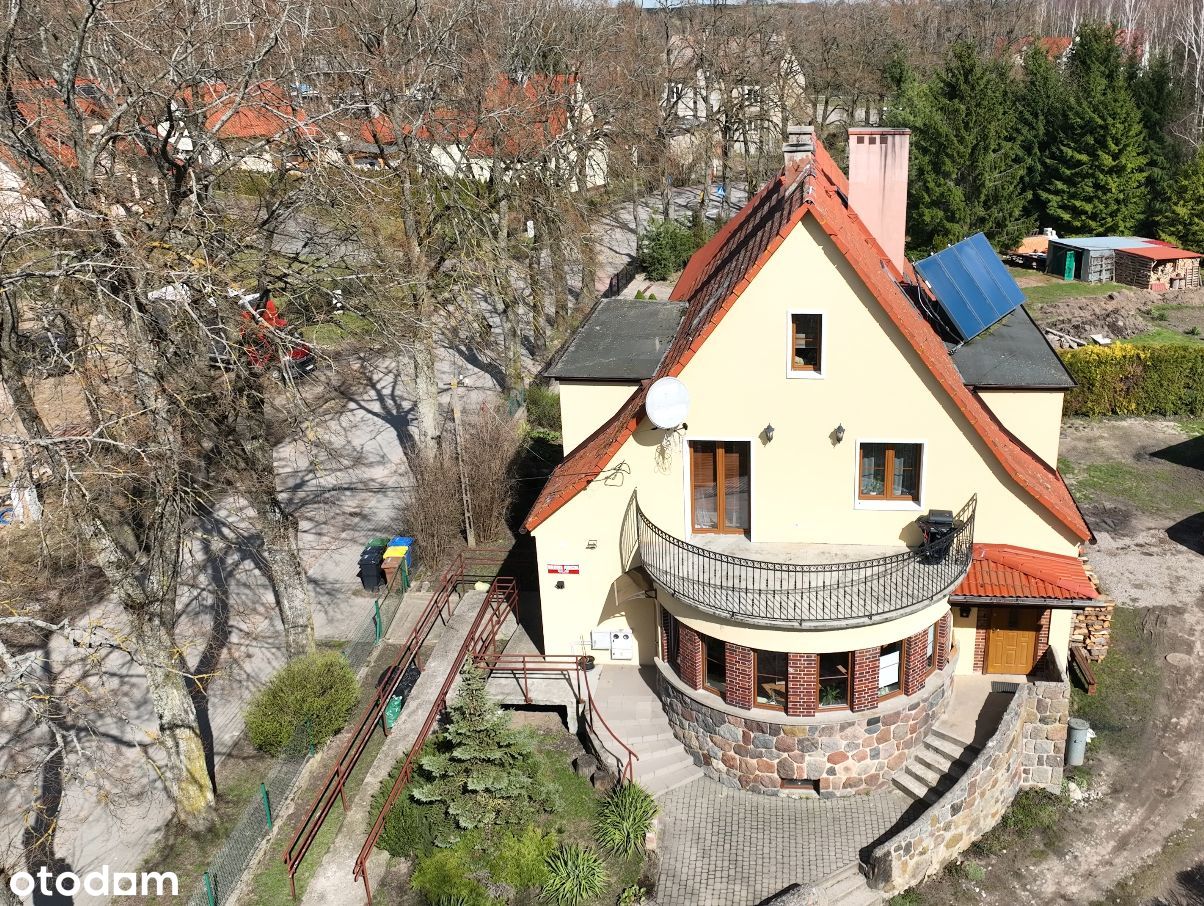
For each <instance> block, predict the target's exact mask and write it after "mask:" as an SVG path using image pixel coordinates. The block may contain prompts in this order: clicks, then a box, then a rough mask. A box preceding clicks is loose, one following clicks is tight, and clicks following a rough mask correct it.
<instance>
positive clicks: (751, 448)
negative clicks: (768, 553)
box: [681, 434, 757, 542]
mask: <svg viewBox="0 0 1204 906" xmlns="http://www.w3.org/2000/svg"><path fill="white" fill-rule="evenodd" d="M756 440H757V439H756V438H755V437H719V436H717V435H713V434H705V435H703V434H687V435H685V436H684V437H683V438H682V467H681V473H682V474H681V499H682V503H683V509H682V538H691V537H693V535H694V498H693V496H692V495H691V489H690V472H691V470H692V469H693V467H694V466H693V463H692V462H691V455H692V454H691V453H690V444H691V443H692V442H693V441H700V442H703V443H730V444H748V540H749V542H752V541H755V540H756V530H757V493H756V488H757V444H756Z"/></svg>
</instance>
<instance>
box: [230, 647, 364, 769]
mask: <svg viewBox="0 0 1204 906" xmlns="http://www.w3.org/2000/svg"><path fill="white" fill-rule="evenodd" d="M358 700H359V683H357V682H356V679H355V672H354V671H353V670H352V669H351V667H350V665H349V664H348V663H347V661H346V659H345V658H344V657H343V656H342V655H341V654H338V653H337V652H328V653H326V654H308V655H306V656H305V657H299V658H294V659H293V660H291V661H289V662H288V663H287V664H285V665H284V667H282V668H281V669H280V670H279V671H278V672H277V673H276V675H275V676H273V677H272V679H271V680H270V681H269V682H268V684H267V685H266V686H265V687H264V688H263V689H262V690H260V692H259V693H258V694H257V695H256V696H255V697H254V698H252V699H251V703H250V704H249V705H248V706H247V711H246V715H245V717H246V723H247V732H248V734H249V735H250V738H251V744H252V745H253V746H255V748H257V749H259V751H261V752H265V753H266V754H268V755H279V754H280V752H281V751H282V750H283V749H284V747H285V745H287V744H288V742H289V740H291V739H292V738H293V735H294V734H295V733H296V732H297V728H298V727H299V726H300V725H301V724H303V723H306V722H308V724H309V732H310V734H311V735H310V741H311V742H312V743H313V744H314V745H315V746H320V745H323V744H324V743H325V742H326V741H327V740H328V739H330V737H332V736H334V734H336V733H338V732H339V730H341V729H343V725H344V724H345V723H347V718H348V717H349V716H350V715H351V712H352V711H353V710H354V709H355V705H356V702H357V701H358Z"/></svg>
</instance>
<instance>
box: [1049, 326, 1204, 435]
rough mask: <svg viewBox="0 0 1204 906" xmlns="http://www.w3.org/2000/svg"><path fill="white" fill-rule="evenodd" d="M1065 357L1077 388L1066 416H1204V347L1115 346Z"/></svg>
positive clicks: (1070, 351) (1083, 349) (1068, 352)
mask: <svg viewBox="0 0 1204 906" xmlns="http://www.w3.org/2000/svg"><path fill="white" fill-rule="evenodd" d="M1061 356H1062V361H1063V362H1065V363H1066V367H1067V369H1069V371H1070V374H1071V376H1072V377H1073V378H1074V380H1075V382H1076V383H1077V384H1078V386H1077V387H1075V388H1074V389H1073V390H1071V391H1070V392H1069V393H1067V394H1066V404H1065V410H1064V411H1065V414H1066V415H1082V416H1087V417H1092V418H1098V417H1100V416H1105V415H1162V416H1199V415H1204V346H1200V345H1190V346H1188V345H1154V346H1134V345H1132V344H1129V343H1113V344H1112V345H1111V346H1083V347H1080V348H1079V349H1067V350H1063V351H1062V353H1061Z"/></svg>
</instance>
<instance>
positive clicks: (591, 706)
mask: <svg viewBox="0 0 1204 906" xmlns="http://www.w3.org/2000/svg"><path fill="white" fill-rule="evenodd" d="M584 661H585V658H583V657H581V656H579V655H574V654H548V655H543V654H500V655H499V654H478V655H475V656H474V657H473V662H474V663H475V664H476V665H477V666H478V667H480V668H481V669H482V670H488V671H489V672H490V673H511V674H514V678H515V681H517V682H519V683H521V684H522V690H523V700H524V701H526V702H527V703H528V704H530V702H531V690H530V684H529V677H530V676H531V675H532V674H539V673H563V674H564V675H565V676H569V675H570V674H571V675H572V676H573V679H574V680H575V686H574V689H575V692H576V695H577V702H578V703H579V704H584V705H585V714H584V717H585V722H586V725H587V726H588V727H589V729H590V732H591V733H593V734H594V737H595V738H596V739H598V740H599V742H602V741H603V737H602V734H601V733H600V732H599V731H598V725H599V724H600V725H601V726H602V729H604V730H605V731H606V733H607V735H608V736H610V738H611V739H613V740H614V741H615V742H617V743H618V744H619V747H620V749H622V754H621V755H620V754H616V755H615V756H614V757H615V761H616V763H617V764H618V766H619V778H620V779H621V780H628V781H630V780H633V779H634V777H635V762H637V761H639V760H640V756H639V755H638V754H637V753H636V751H635V750H634V749H633V748H631V746H629V745H627V743H625V742H623V740H622V739H620V738H619V735H618V734H617V733H615V731H614V730H612V729H611V728H610V724H608V723H607V722H606V718H605V717H603V716H602V711H601V709H600V708H599V707H598V703H597V702H596V701H595V700H594V692H593V688H592V687H591V686H590V682H589V671H588V670H586V669H585V665H584ZM583 692H584V695H583V694H582V693H583Z"/></svg>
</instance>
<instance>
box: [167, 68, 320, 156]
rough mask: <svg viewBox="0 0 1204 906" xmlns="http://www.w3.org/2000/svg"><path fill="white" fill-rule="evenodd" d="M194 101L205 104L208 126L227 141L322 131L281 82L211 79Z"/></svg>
mask: <svg viewBox="0 0 1204 906" xmlns="http://www.w3.org/2000/svg"><path fill="white" fill-rule="evenodd" d="M193 98H195V100H192V99H191V98H190V99H186V101H185V103H188V102H189V101H192V102H193V103H196V104H199V105H201V106H202V107H203V108H204V116H205V128H206V129H208V130H209V131H210V132H213V133H214V134H215V135H216V136H217V137H218V138H219V139H223V140H226V141H232V140H233V141H269V140H272V139H276V138H280V137H282V136H284V135H286V134H290V133H291V134H292V135H293V136H294V137H297V138H306V139H311V138H317V137H319V135H320V134H321V133H320V132H319V130H318V129H316V128H315V127H314V126H313V124H312V123H310V122H309V121H308V118H307V117H306V114H305V111H304V110H303V109H302V108H301V107H299V106H297V105H295V104H294V103H293V101H292V98H291V97H290V95H289V92H288V89H286V88H284V87H283V86H281V85H280V84H279V83H277V82H272V81H268V82H259V83H258V84H255V85H250V86H248V87H247V88H246V89H240V88H238V87H235V86H229V85H226V84H225V83H224V82H210V83H208V84H206V85H203V86H201V88H199V89H198V90H197V91H196V92H195V94H194V95H193Z"/></svg>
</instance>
